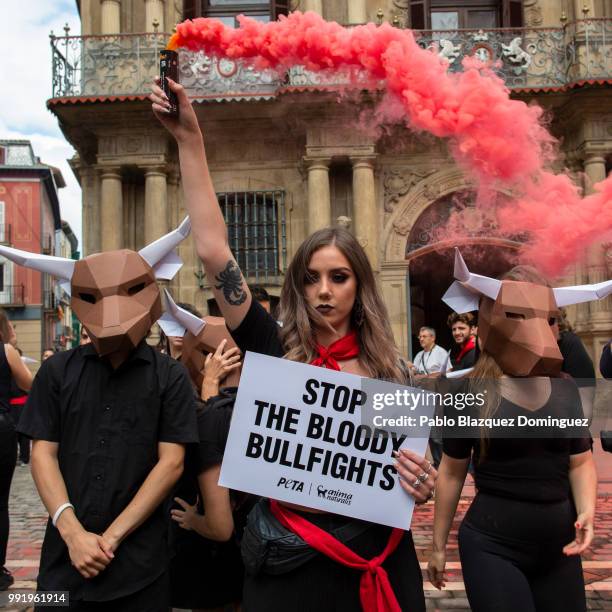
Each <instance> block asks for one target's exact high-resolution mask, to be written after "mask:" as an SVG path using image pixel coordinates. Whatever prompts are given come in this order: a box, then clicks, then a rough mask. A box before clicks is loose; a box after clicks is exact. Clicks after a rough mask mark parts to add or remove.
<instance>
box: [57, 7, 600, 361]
mask: <svg viewBox="0 0 612 612" xmlns="http://www.w3.org/2000/svg"><path fill="white" fill-rule="evenodd" d="M78 4H79V8H80V14H81V21H82V36H80V37H78V36H73V37H71V36H67V37H58V38H53V39H52V46H53V49H54V58H55V59H54V75H53V84H54V93H53V98H52V99H51V100H49V108H50V109H51V110H52V111H53V112H54V113H55V114H56V116H57V117H58V120H59V122H60V125H61V127H62V129H63V131H64V133H65V134H66V136H67V138H68V139H69V140H70V142H71V143H72V144H73V145H74V146H75V148H76V150H77V151H78V155H77V156H76V157H75V158H74V159H73V160H72V165H73V168H74V171H75V173H76V175H77V176H78V178H79V181H80V183H81V186H82V189H83V252H84V254H85V255H87V254H89V253H92V252H96V251H99V250H105V249H112V248H119V247H124V246H125V247H130V248H139V247H141V246H142V245H143V244H145V243H147V242H149V241H151V240H153V239H155V238H157V237H158V236H160V235H161V234H163V233H164V232H165V231H167V230H168V229H169V228H171V227H174V226H175V225H176V224H177V223H178V222H179V220H180V219H181V217H182V216H183V214H184V207H183V203H182V195H181V189H180V175H179V170H178V160H177V152H176V147H175V145H174V144H173V143H172V142H171V140H170V139H169V137H168V136H167V134H166V133H165V132H164V130H163V129H162V128H161V126H160V125H159V124H158V123H157V122H156V120H155V119H154V117H153V115H152V113H151V111H150V104H149V103H148V101H147V100H146V96H147V93H148V88H149V83H150V81H151V79H152V77H153V75H154V74H156V72H157V51H158V50H159V49H160V48H163V46H164V45H165V42H166V41H167V38H168V36H169V34H168V32H169V31H171V29H172V25H173V24H174V23H176V22H179V21H181V20H182V19H183V17H184V16H194V15H206V14H207V15H214V16H216V17H219V18H221V19H223V20H224V21H225V22H226V23H233V20H234V17H235V14H237V13H238V12H245V13H247V14H250V15H252V16H254V17H256V18H258V19H262V20H266V19H271V18H275V17H276V16H277V15H278V14H279V13H283V12H286V11H287V10H295V9H299V10H314V11H317V12H319V13H321V14H322V15H323V16H324V17H325V18H326V19H329V20H336V21H338V22H340V23H343V24H347V25H350V24H358V23H363V22H368V21H371V22H375V23H381V22H383V21H388V22H391V23H392V24H393V25H395V26H396V27H412V28H413V29H416V30H418V31H417V33H416V35H417V38H418V41H419V44H421V45H422V46H424V47H428V46H432V44H433V43H435V48H436V49H437V50H438V52H439V53H440V54H441V55H444V57H446V58H447V60H448V61H449V70H457V69H460V60H461V58H462V57H463V56H465V55H470V54H477V55H478V56H479V57H481V58H482V59H490V60H494V61H495V60H498V61H499V62H500V67H499V68H498V70H499V71H500V72H501V74H502V75H503V76H504V78H505V79H506V82H507V84H508V87H509V88H510V89H511V91H512V93H513V95H514V96H515V97H517V98H520V99H522V100H525V101H527V102H531V101H534V102H537V103H539V104H541V105H542V106H544V107H545V108H546V109H547V111H548V113H549V115H550V120H551V129H552V131H553V133H554V134H555V135H556V136H557V137H558V138H559V139H560V143H561V144H560V147H561V152H562V160H563V163H564V164H565V166H567V167H568V168H569V170H570V171H571V172H572V173H573V176H574V177H575V180H576V181H577V182H578V183H580V185H581V186H582V187H583V188H584V190H585V192H589V191H590V190H591V189H592V185H593V184H594V183H595V182H597V181H599V180H602V179H603V178H604V177H605V176H606V175H607V173H609V171H610V169H611V164H612V110H611V109H612V104H611V101H612V90H611V89H610V85H609V84H610V79H612V59H611V57H612V49H611V41H612V0H586V1H584V0H523V1H522V2H521V1H520V0H518V1H517V0H490V1H489V0H456V1H455V2H452V1H450V0H448V1H447V0H326V1H325V2H323V1H322V0H300V1H299V2H295V1H294V2H290V3H280V2H269V1H267V0H266V1H258V0H251V1H250V2H248V1H247V2H244V1H238V0H237V1H236V2H235V3H234V4H233V5H231V4H230V3H229V2H219V1H218V0H191V1H187V0H186V1H185V2H182V1H180V0H80V2H79V3H78ZM502 26H503V27H504V28H506V29H501V30H500V29H497V28H500V27H502ZM431 28H434V30H435V31H432V30H431ZM463 28H465V29H463ZM164 30H165V32H166V33H164ZM67 34H69V32H67ZM181 80H182V82H183V83H184V84H185V86H186V87H187V88H188V90H189V93H190V95H191V96H192V97H193V99H194V104H195V108H196V113H197V115H198V118H199V120H200V123H201V126H202V129H203V132H204V135H205V141H206V147H207V152H208V156H209V160H210V167H211V170H212V174H213V181H214V184H215V188H216V190H217V192H218V194H219V200H220V205H221V206H222V208H223V210H224V213H225V216H226V219H227V221H228V225H229V230H230V240H231V241H232V245H233V247H234V249H235V250H236V251H237V253H238V259H239V263H240V264H241V266H242V268H243V270H244V271H245V274H246V275H247V276H248V277H249V280H250V281H252V282H256V283H258V284H263V285H265V286H266V287H267V289H268V291H269V292H270V293H271V294H273V295H278V293H279V290H280V284H281V282H282V276H283V271H284V269H285V267H286V265H287V262H288V261H289V260H290V258H291V256H292V254H293V253H294V252H295V249H296V247H297V246H298V245H299V244H300V242H301V241H302V240H303V239H304V238H305V236H307V235H308V233H309V232H311V231H313V230H315V229H317V228H319V227H323V226H327V225H331V224H335V223H340V224H345V225H348V226H349V227H350V228H351V229H352V230H353V231H354V232H355V234H356V235H357V236H358V237H359V239H360V240H361V242H362V244H363V245H364V246H365V248H366V250H367V253H368V255H369V257H370V259H371V261H372V264H373V266H374V267H375V269H376V271H377V274H378V278H379V282H380V284H381V286H382V289H383V292H384V296H385V299H386V302H387V305H388V308H389V312H390V317H391V322H392V325H393V329H394V332H395V334H396V338H397V341H398V343H399V345H400V346H401V348H402V350H403V351H404V353H405V354H409V353H410V352H411V348H412V344H413V342H414V334H415V332H416V331H418V327H419V326H420V325H422V324H428V325H433V326H434V327H437V328H438V329H439V330H440V331H441V332H442V338H443V341H444V342H446V343H447V344H448V342H449V341H450V338H449V336H448V335H447V330H446V329H445V327H446V326H445V320H446V316H447V315H448V312H449V311H448V310H447V309H446V307H445V306H443V305H442V304H441V303H440V296H441V295H442V292H443V291H444V290H445V289H446V287H448V285H449V284H450V282H451V270H452V265H451V253H452V247H453V246H454V244H453V243H452V241H450V242H448V241H447V242H444V243H440V240H439V239H438V237H439V233H438V230H439V229H440V228H441V227H442V226H444V224H445V222H446V220H447V219H448V217H449V214H450V213H451V212H452V211H457V210H459V211H460V212H461V214H462V215H463V220H464V222H465V223H464V225H465V228H464V229H465V231H464V237H463V238H462V240H461V241H460V243H461V244H462V245H464V246H465V247H466V253H467V258H468V264H470V265H472V267H473V268H474V270H475V271H477V272H480V273H484V274H490V275H494V274H498V273H500V272H503V271H504V269H506V268H508V267H509V265H510V262H511V261H512V260H513V257H512V255H513V254H515V253H516V252H517V251H518V249H519V248H520V244H521V242H520V237H517V238H516V239H511V238H508V237H500V236H498V235H497V234H496V233H495V219H494V218H491V219H486V218H483V217H482V213H481V212H480V211H479V210H476V209H475V208H473V206H472V202H471V200H470V194H471V189H472V186H471V185H470V184H469V181H468V179H467V178H466V176H465V175H464V174H463V173H462V172H461V171H460V170H459V169H458V168H457V167H456V166H455V165H454V163H453V162H452V161H451V159H450V156H449V154H448V151H447V148H446V143H444V142H442V141H439V140H436V139H434V138H425V137H422V136H415V135H413V134H411V133H410V132H408V131H407V130H406V129H405V128H399V127H395V128H393V129H392V130H390V131H387V133H385V134H380V133H378V134H373V133H369V131H368V130H360V129H357V127H358V123H359V122H360V119H359V118H360V117H361V116H362V113H363V112H367V110H368V109H370V108H371V107H372V104H373V100H374V98H375V94H374V93H372V92H370V93H363V92H362V94H361V95H360V97H359V99H357V97H356V95H351V96H346V97H342V98H340V99H339V96H338V89H339V88H341V86H342V84H343V77H342V75H332V76H321V75H314V74H312V73H309V72H308V71H306V70H304V69H303V68H301V67H295V68H294V69H292V70H291V71H289V73H288V74H286V75H281V76H279V75H274V74H268V73H265V72H264V73H261V72H257V71H255V70H253V69H251V68H248V67H245V66H242V65H241V64H237V63H234V62H231V61H226V60H220V61H217V60H212V59H210V58H206V57H204V56H202V55H199V54H189V53H182V55H181ZM594 222H596V220H594ZM181 255H182V257H183V259H184V260H185V262H186V265H185V266H184V267H183V269H182V270H181V272H180V274H179V275H178V276H177V277H176V278H175V280H174V281H173V282H172V283H171V289H172V291H173V293H174V295H175V297H176V298H177V299H180V300H181V301H186V302H191V303H193V304H194V305H195V306H196V307H198V308H199V309H201V310H203V311H206V310H207V308H208V306H209V302H210V299H211V292H210V290H209V286H208V280H207V279H206V278H205V277H204V276H203V274H202V271H201V269H200V266H199V264H198V262H197V259H196V257H195V252H194V247H193V243H192V241H191V240H189V241H186V242H185V243H184V244H183V245H182V246H181ZM611 256H612V246H611V245H610V244H600V245H597V246H595V247H592V248H591V249H590V250H589V253H588V257H587V258H586V259H585V263H584V264H581V265H580V266H578V267H576V268H575V269H572V270H569V271H568V273H567V276H566V278H563V279H556V280H557V281H558V282H559V283H560V284H561V283H571V284H573V283H585V282H598V281H600V280H602V279H605V278H612V259H611ZM570 318H571V320H572V321H573V322H574V324H575V326H576V328H577V330H578V332H579V333H580V334H581V336H582V338H583V340H584V341H585V343H586V345H587V347H588V349H589V351H590V352H591V354H593V355H598V354H599V353H600V350H601V347H602V345H603V343H604V342H605V341H606V340H607V339H608V338H609V337H610V336H612V301H611V300H610V299H609V298H608V299H607V300H605V301H602V302H599V303H593V304H586V305H581V306H580V307H578V308H574V309H572V310H570ZM445 334H446V335H445Z"/></svg>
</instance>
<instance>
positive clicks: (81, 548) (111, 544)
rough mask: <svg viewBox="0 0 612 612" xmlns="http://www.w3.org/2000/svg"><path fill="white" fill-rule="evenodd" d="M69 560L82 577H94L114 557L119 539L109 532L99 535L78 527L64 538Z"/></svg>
mask: <svg viewBox="0 0 612 612" xmlns="http://www.w3.org/2000/svg"><path fill="white" fill-rule="evenodd" d="M65 542H66V545H67V546H68V554H69V555H70V561H71V563H72V565H73V566H74V567H75V568H76V570H77V571H78V572H79V573H80V574H81V576H83V578H95V577H96V576H97V575H98V574H99V573H100V572H102V571H104V570H105V569H106V567H107V566H108V564H109V563H110V562H111V561H112V560H113V559H114V558H115V550H117V547H118V546H119V541H118V540H117V539H115V538H113V537H112V536H111V535H110V534H108V533H104V534H102V535H99V534H97V533H92V532H90V531H86V530H85V529H84V528H83V527H80V528H79V529H78V530H77V531H76V532H75V533H74V534H71V535H69V536H67V537H66V539H65Z"/></svg>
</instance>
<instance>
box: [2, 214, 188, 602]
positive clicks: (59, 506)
mask: <svg viewBox="0 0 612 612" xmlns="http://www.w3.org/2000/svg"><path fill="white" fill-rule="evenodd" d="M188 232H189V221H188V219H186V220H185V221H184V222H183V223H182V224H181V226H180V227H179V228H178V229H177V230H175V231H173V232H171V233H169V234H167V235H166V236H163V237H161V238H160V239H158V240H157V241H155V242H154V243H152V244H150V245H148V246H146V247H145V248H143V249H141V250H140V251H139V252H138V253H137V252H134V251H128V250H118V251H110V252H106V253H100V254H96V255H90V256H88V257H87V258H85V259H83V260H80V261H73V260H68V259H62V258H58V257H49V256H44V255H38V254H30V253H27V252H24V251H18V250H16V249H12V248H9V247H0V251H1V253H2V255H4V256H5V257H7V258H8V259H11V260H12V261H14V262H16V263H18V264H21V265H24V266H27V267H31V268H34V269H37V270H39V271H42V272H47V273H51V274H54V275H55V276H57V277H59V278H60V279H62V282H63V284H64V286H65V287H66V289H70V291H71V296H72V297H71V306H72V309H73V312H74V313H75V314H76V315H77V317H78V318H79V319H80V321H81V323H82V325H83V327H84V328H85V329H86V330H87V332H88V334H89V337H90V338H91V343H90V344H86V345H82V346H79V347H77V348H75V349H72V350H70V351H65V352H62V353H58V354H57V355H54V356H53V358H52V359H48V360H47V361H45V362H44V363H43V364H42V365H41V368H40V370H39V372H38V374H37V376H36V379H35V381H34V385H33V387H32V390H31V394H30V397H29V400H28V404H27V406H26V408H25V410H24V412H23V415H22V417H21V420H20V423H19V428H18V429H19V431H20V432H22V433H24V434H26V435H28V436H30V437H31V438H33V440H34V442H33V448H32V475H33V477H34V481H35V483H36V486H37V489H38V492H39V494H40V497H41V499H42V501H43V503H44V505H45V507H46V508H47V511H48V512H49V516H50V519H49V521H48V523H47V528H46V532H45V538H44V542H43V546H42V552H41V559H40V570H39V574H38V586H37V588H38V590H41V591H68V592H69V597H70V610H79V611H90V610H113V611H120V612H122V611H126V612H128V611H132V610H142V611H144V610H147V611H152V612H155V611H160V612H161V611H164V612H166V611H167V591H168V579H167V563H168V555H167V550H166V549H167V545H166V536H165V519H164V515H163V512H162V509H161V503H162V501H163V500H164V499H165V498H166V497H167V495H168V493H169V492H170V490H171V488H172V486H173V485H174V483H175V482H176V480H177V479H178V478H179V476H180V474H181V472H182V469H183V456H184V446H185V444H187V443H190V442H195V441H196V440H197V436H196V418H195V403H194V393H193V390H192V387H191V384H190V382H189V379H188V376H187V373H186V371H185V368H184V367H183V366H182V365H181V364H179V363H177V362H175V361H173V360H171V359H170V358H169V357H167V356H165V355H161V354H160V353H158V352H157V351H155V350H154V349H153V348H152V347H150V346H148V345H147V344H146V342H145V337H146V335H147V333H148V331H149V329H150V327H151V325H152V324H153V323H154V322H155V320H156V319H157V318H158V317H159V316H160V315H161V296H160V293H159V289H158V286H157V283H156V278H164V279H170V278H172V277H173V276H174V274H175V273H176V272H177V271H178V268H180V265H181V263H182V262H181V261H180V259H179V258H178V256H177V255H176V254H175V253H174V247H176V246H177V245H178V244H179V243H180V242H181V241H182V240H183V239H184V238H185V237H186V236H187V234H188Z"/></svg>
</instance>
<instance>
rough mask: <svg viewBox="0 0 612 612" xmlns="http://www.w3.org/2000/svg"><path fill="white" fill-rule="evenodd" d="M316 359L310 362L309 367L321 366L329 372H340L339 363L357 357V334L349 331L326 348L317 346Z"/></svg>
mask: <svg viewBox="0 0 612 612" xmlns="http://www.w3.org/2000/svg"><path fill="white" fill-rule="evenodd" d="M317 353H318V354H319V356H318V357H316V358H315V359H313V360H312V361H311V362H310V365H315V366H321V367H323V368H328V369H329V370H338V371H340V365H339V364H338V360H339V361H344V360H345V359H352V358H353V357H357V355H359V343H358V342H357V332H356V331H351V332H349V333H348V334H346V336H344V337H343V338H340V340H336V341H335V342H333V343H332V344H330V345H329V346H328V347H327V348H325V347H324V346H321V345H320V344H317Z"/></svg>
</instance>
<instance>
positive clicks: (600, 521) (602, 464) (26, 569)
mask: <svg viewBox="0 0 612 612" xmlns="http://www.w3.org/2000/svg"><path fill="white" fill-rule="evenodd" d="M597 445H598V443H596V447H597ZM611 459H612V456H611V455H605V454H604V453H602V452H601V451H599V452H596V461H597V464H598V469H599V478H600V488H599V491H600V492H599V496H598V500H597V516H596V522H595V530H596V537H595V541H594V545H593V546H592V548H591V549H590V550H589V551H588V552H587V553H586V554H585V555H584V557H583V568H584V576H585V582H586V584H587V587H586V588H587V597H588V608H589V609H590V610H609V611H612V460H611ZM463 493H464V495H463V497H462V499H461V502H460V504H459V510H458V512H457V516H456V519H455V522H454V525H453V530H452V532H451V539H450V541H449V563H448V571H449V573H452V574H453V575H452V576H450V577H449V578H450V580H449V584H448V586H447V588H446V589H444V590H443V591H438V590H436V589H435V588H434V587H433V586H432V585H431V583H430V582H429V581H428V580H427V575H426V566H427V554H428V553H427V549H428V547H429V546H430V543H431V532H432V525H433V503H432V502H430V503H429V504H426V505H425V506H421V507H418V508H417V509H416V511H415V516H414V520H413V537H414V542H415V545H416V548H417V552H418V555H419V560H420V562H421V568H422V570H423V580H424V582H425V593H426V598H427V609H428V610H432V611H440V612H441V611H445V610H454V611H455V612H469V611H470V607H469V605H468V601H467V599H466V596H465V590H464V586H463V581H462V576H461V567H460V564H459V557H458V551H457V539H456V538H457V529H458V526H459V523H460V521H461V519H462V518H463V515H464V514H465V512H466V510H467V508H468V506H469V504H470V499H471V497H472V496H473V486H472V485H466V487H465V489H464V492H463ZM9 508H10V516H11V532H10V539H9V546H8V553H7V567H8V569H9V570H10V571H11V572H12V573H13V576H14V577H15V584H14V585H13V586H12V587H11V588H13V589H16V588H17V589H34V588H35V586H36V574H37V572H38V561H39V557H40V547H41V544H42V539H43V535H44V530H45V525H46V521H47V515H46V512H45V510H44V507H43V505H42V503H41V502H40V499H39V497H38V494H37V493H36V489H35V487H34V483H33V481H32V478H31V475H30V470H29V469H28V467H27V466H21V467H17V468H16V470H15V477H14V479H13V486H12V489H11V498H10V506H9ZM5 609H6V608H5ZM26 609H27V608H26V607H25V606H23V607H21V608H10V610H26ZM135 612H137V611H135ZM551 612H552V611H551ZM559 612H565V611H562V610H559Z"/></svg>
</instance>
